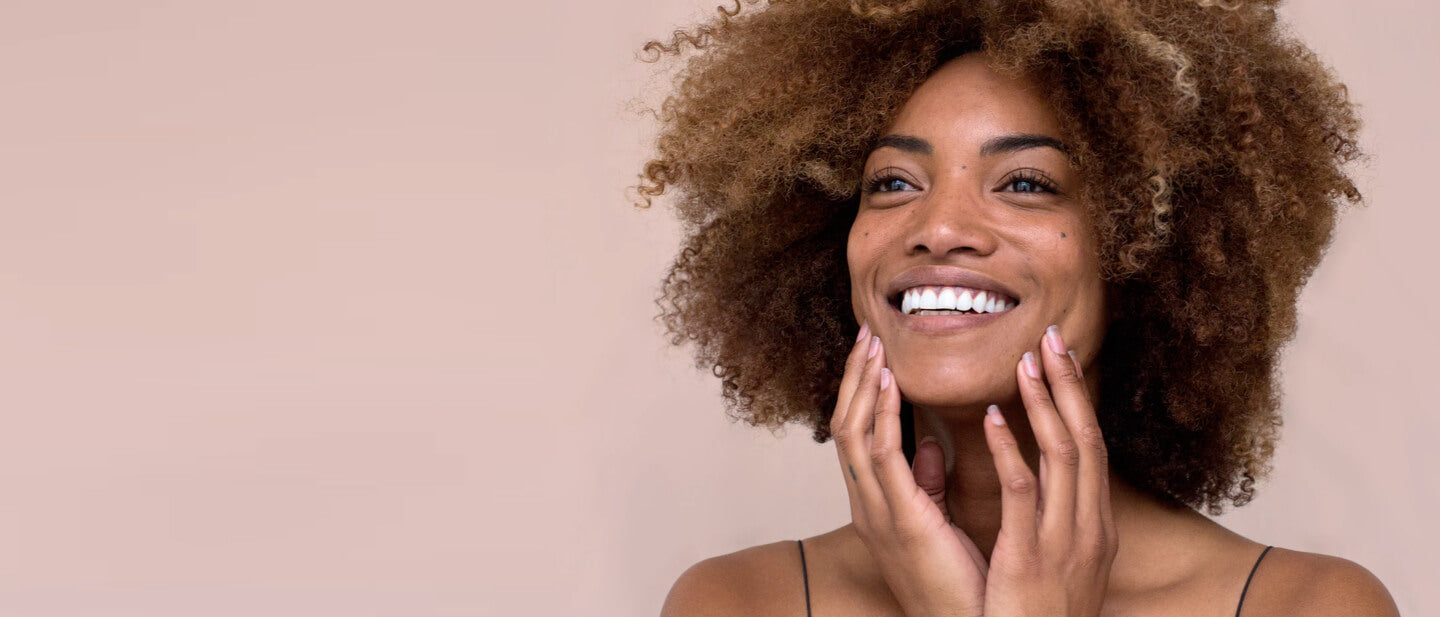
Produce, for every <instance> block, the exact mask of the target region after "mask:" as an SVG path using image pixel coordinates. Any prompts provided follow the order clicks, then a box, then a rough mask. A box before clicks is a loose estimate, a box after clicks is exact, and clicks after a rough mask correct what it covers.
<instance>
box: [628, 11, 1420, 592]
mask: <svg viewBox="0 0 1440 617" xmlns="http://www.w3.org/2000/svg"><path fill="white" fill-rule="evenodd" d="M1273 4H1274V3H1272V2H1262V3H1250V4H1246V3H1240V2H1233V3H1217V2H1186V1H1182V0H1171V1H1159V0H1157V1H1150V2H1133V3H1128V4H1127V3H1123V2H1105V1H1099V0H1094V1H1084V0H1053V1H1051V2H990V3H982V2H974V1H971V2H926V1H923V0H917V1H911V2H905V3H903V4H896V3H892V4H889V5H873V6H871V5H865V4H862V3H859V2H835V1H828V0H808V1H799V2H772V3H771V4H770V5H769V6H767V7H764V8H763V9H756V10H753V11H748V12H744V14H741V13H742V11H741V7H740V5H739V4H738V3H737V5H736V6H735V8H734V9H730V10H727V9H725V8H722V9H721V11H720V15H719V17H718V18H717V19H716V20H714V21H713V22H712V23H709V24H706V25H703V26H701V27H700V28H698V29H696V30H695V31H694V32H685V31H680V32H677V34H676V35H675V37H674V38H673V39H672V41H671V42H670V43H669V44H665V43H661V42H657V41H652V42H651V43H650V44H649V45H647V46H646V48H647V49H650V50H659V51H661V52H665V53H670V54H674V55H686V54H689V62H688V65H687V66H686V69H685V71H684V72H683V73H682V74H681V77H680V81H679V84H678V87H677V89H676V93H675V94H674V95H673V96H671V97H670V98H669V99H668V100H667V101H666V102H665V105H664V106H663V107H662V111H661V119H662V121H663V122H664V125H663V129H662V131H661V133H660V135H659V138H658V141H657V150H658V155H657V157H656V158H655V160H652V161H651V162H650V163H649V164H648V165H647V166H646V168H645V173H644V175H643V176H642V180H643V181H644V183H643V184H642V186H641V187H640V189H641V193H642V194H643V195H644V196H645V198H646V205H648V204H649V198H650V197H653V196H656V195H660V194H661V193H663V192H664V191H665V189H666V188H667V187H675V188H678V189H680V190H679V191H678V193H679V194H678V198H677V200H676V204H675V205H676V208H677V211H678V213H679V214H680V216H681V219H682V221H683V222H684V223H686V228H685V230H686V232H687V233H686V240H685V246H684V248H683V250H682V252H681V253H680V256H679V257H678V259H677V260H676V262H675V264H674V265H673V266H672V268H671V270H670V273H669V276H668V277H667V279H666V282H665V285H664V288H663V291H662V296H661V302H662V306H663V307H664V314H663V317H664V319H665V323H666V325H667V327H668V328H669V330H670V332H671V334H672V341H673V342H675V343H681V342H683V341H686V340H689V341H694V342H695V343H696V344H697V351H698V358H699V362H700V363H701V364H702V365H708V366H710V367H712V368H713V370H714V372H715V374H716V375H717V376H719V377H721V378H722V379H723V388H724V390H723V391H724V395H725V399H726V402H727V403H728V404H729V406H730V408H731V409H732V411H733V412H735V413H736V414H737V415H739V416H740V417H743V418H745V419H746V420H747V421H749V422H751V423H752V424H755V425H761V426H770V427H778V426H782V425H784V424H786V423H788V422H799V423H804V424H806V425H808V426H810V427H811V428H812V429H813V430H814V433H815V438H816V440H817V441H819V442H824V441H826V440H827V439H829V438H831V437H833V438H834V442H835V446H836V453H837V458H838V462H839V463H840V465H839V469H838V470H839V471H840V474H839V477H840V479H841V480H842V481H844V482H845V486H846V489H847V491H848V494H849V496H850V510H851V516H852V519H853V520H852V523H851V524H848V525H846V526H844V527H841V528H839V529H836V530H833V531H830V532H827V533H823V534H820V535H818V536H814V537H810V538H805V539H803V540H801V541H788V540H787V541H783V542H776V543H772V544H767V545H763V546H757V547H753V548H750V549H746V550H742V551H739V552H736V553H733V554H729V555H723V556H719V557H714V558H711V559H707V560H705V561H702V562H701V563H699V564H696V565H695V566H693V567H691V568H690V569H689V570H687V571H686V572H685V573H684V574H682V575H681V576H680V578H679V580H678V581H676V583H675V586H674V588H673V589H672V590H671V592H670V595H669V597H668V598H667V600H666V603H665V608H664V611H663V614H665V615H669V616H674V617H680V616H688V615H818V616H825V617H830V616H841V615H907V616H911V617H914V616H919V615H987V616H992V617H998V616H1034V615H1057V616H1059V615H1067V616H1081V615H1084V616H1093V615H1102V614H1103V615H1188V616H1196V615H1216V616H1220V615H1230V614H1236V615H1239V614H1241V611H1242V610H1243V614H1244V615H1247V616H1259V615H1267V614H1269V615H1394V614H1396V613H1397V611H1396V608H1395V605H1394V602H1393V600H1392V599H1391V598H1390V595H1389V593H1388V592H1387V591H1386V589H1385V587H1384V586H1383V585H1382V584H1381V583H1380V582H1379V581H1378V580H1377V579H1376V578H1375V577H1374V576H1373V575H1371V574H1370V572H1369V571H1367V570H1366V569H1365V568H1363V567H1361V566H1359V565H1357V564H1355V563H1353V562H1350V561H1347V560H1345V559H1341V558H1337V557H1331V556H1325V555H1319V554H1313V553H1306V552H1302V551H1293V550H1288V549H1285V548H1283V547H1272V546H1268V545H1265V544H1261V543H1258V542H1255V541H1252V540H1250V539H1248V538H1244V537H1242V536H1240V535H1238V534H1235V533H1233V532H1231V531H1229V530H1227V529H1225V528H1224V527H1222V526H1220V525H1219V524H1217V523H1215V522H1213V521H1212V520H1210V519H1208V518H1206V517H1204V516H1202V515H1200V514H1199V513H1198V512H1196V510H1195V509H1196V508H1200V507H1205V508H1207V510H1208V511H1209V512H1211V513H1212V514H1218V513H1220V512H1221V511H1222V504H1223V503H1227V502H1228V503H1230V504H1232V505H1235V506H1240V505H1244V504H1245V503H1246V502H1248V501H1249V500H1250V499H1251V498H1252V496H1253V493H1254V487H1253V485H1254V482H1255V481H1256V480H1257V479H1260V478H1262V477H1263V476H1264V474H1265V473H1266V472H1267V471H1268V469H1269V467H1268V462H1269V458H1270V456H1271V454H1272V453H1273V450H1274V443H1275V436H1276V429H1277V428H1278V426H1279V425H1280V419H1279V417H1278V415H1277V409H1278V405H1279V393H1278V391H1277V385H1276V375H1275V367H1276V366H1277V362H1278V354H1279V349H1280V346H1281V344H1282V343H1284V342H1285V341H1286V340H1288V339H1289V338H1290V337H1291V336H1292V335H1293V332H1294V327H1295V302H1296V297H1297V294H1298V293H1299V290H1300V287H1301V286H1302V284H1303V282H1304V280H1305V278H1306V277H1307V276H1308V275H1309V273H1310V272H1311V271H1312V270H1313V269H1314V267H1315V265H1316V264H1317V263H1318V260H1319V258H1320V255H1321V253H1322V252H1323V249H1324V248H1325V246H1326V244H1327V243H1328V241H1329V239H1330V236H1331V232H1332V228H1333V225H1334V219H1335V214H1336V209H1337V206H1338V205H1339V202H1340V201H1341V200H1342V199H1344V200H1349V201H1352V202H1357V201H1359V199H1360V195H1359V193H1358V191H1357V190H1356V189H1355V187H1354V185H1353V184H1352V183H1351V181H1350V179H1349V177H1348V176H1347V174H1346V173H1345V170H1344V165H1345V164H1346V163H1348V162H1350V161H1351V160H1353V159H1355V158H1356V157H1358V156H1359V152H1358V150H1357V148H1356V145H1355V135H1356V132H1357V131H1358V124H1359V123H1358V120H1357V119H1356V116H1355V112H1354V109H1353V106H1352V105H1351V104H1350V103H1349V102H1348V100H1347V99H1346V97H1345V93H1344V89H1343V86H1341V85H1340V84H1338V83H1337V82H1336V81H1335V80H1334V78H1333V77H1332V76H1331V75H1330V74H1329V72H1328V71H1327V70H1326V69H1325V67H1324V66H1323V65H1322V64H1320V63H1319V62H1318V61H1317V60H1316V59H1315V57H1314V55H1313V54H1312V53H1310V52H1309V51H1308V50H1306V49H1305V48H1304V47H1303V46H1302V45H1300V44H1299V43H1297V42H1295V41H1293V40H1290V39H1287V38H1285V37H1284V36H1283V35H1282V33H1281V32H1280V31H1279V29H1278V28H1277V23H1276V21H1275V14H1274V9H1273ZM682 44H689V49H688V50H687V48H686V47H684V46H683V45H682ZM690 50H694V51H695V52H696V53H690ZM917 443H918V446H917V445H915V444H917ZM1262 562H1263V567H1262V566H1261V564H1262Z"/></svg>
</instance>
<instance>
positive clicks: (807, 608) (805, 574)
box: [795, 540, 1275, 617]
mask: <svg viewBox="0 0 1440 617" xmlns="http://www.w3.org/2000/svg"><path fill="white" fill-rule="evenodd" d="M795 543H796V544H798V545H799V546H800V575H801V576H802V577H803V578H804V580H805V617H812V616H811V615H810V572H809V570H808V569H807V568H806V567H805V542H803V541H801V540H796V541H795ZM1272 548H1275V547H1274V546H1266V547H1265V550H1264V551H1261V552H1260V557H1259V558H1257V559H1256V560H1255V565H1253V566H1250V576H1248V577H1246V578H1245V588H1244V589H1241V590H1240V603H1239V604H1237V605H1236V606H1235V617H1240V608H1241V607H1243V606H1245V592H1247V591H1250V580H1251V579H1253V578H1255V570H1256V569H1258V568H1259V567H1260V560H1261V559H1264V558H1265V553H1268V552H1270V549H1272Z"/></svg>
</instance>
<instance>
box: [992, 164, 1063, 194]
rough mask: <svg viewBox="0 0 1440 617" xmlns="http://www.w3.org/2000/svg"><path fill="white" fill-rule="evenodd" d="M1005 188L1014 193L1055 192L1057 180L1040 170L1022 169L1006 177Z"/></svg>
mask: <svg viewBox="0 0 1440 617" xmlns="http://www.w3.org/2000/svg"><path fill="white" fill-rule="evenodd" d="M1004 188H1008V189H1013V190H1011V191H1010V192H1013V193H1055V192H1057V191H1056V190H1055V182H1054V181H1052V180H1050V179H1049V178H1048V177H1046V176H1045V174H1043V173H1041V172H1040V171H1039V170H1034V169H1022V170H1019V171H1017V172H1015V173H1014V174H1012V175H1011V176H1010V177H1009V178H1007V179H1006V181H1005V185H1004Z"/></svg>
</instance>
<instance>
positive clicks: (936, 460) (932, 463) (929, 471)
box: [911, 435, 951, 523]
mask: <svg viewBox="0 0 1440 617" xmlns="http://www.w3.org/2000/svg"><path fill="white" fill-rule="evenodd" d="M911 471H912V473H913V474H914V475H915V485H916V486H919V487H920V490H922V491H925V494H926V495H928V496H929V497H930V501H933V502H935V505H936V506H939V508H940V513H941V514H943V515H945V522H947V523H948V522H950V520H951V519H950V509H949V507H948V506H946V505H945V451H944V450H943V449H941V447H940V442H939V441H937V440H936V439H935V437H934V436H933V435H927V436H926V437H925V438H924V439H922V440H920V445H918V446H915V465H914V467H913V468H912V469H911Z"/></svg>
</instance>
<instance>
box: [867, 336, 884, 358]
mask: <svg viewBox="0 0 1440 617" xmlns="http://www.w3.org/2000/svg"><path fill="white" fill-rule="evenodd" d="M877 351H880V337H878V336H876V337H872V338H871V339H870V355H867V356H865V357H866V358H874V357H875V352H877Z"/></svg>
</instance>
